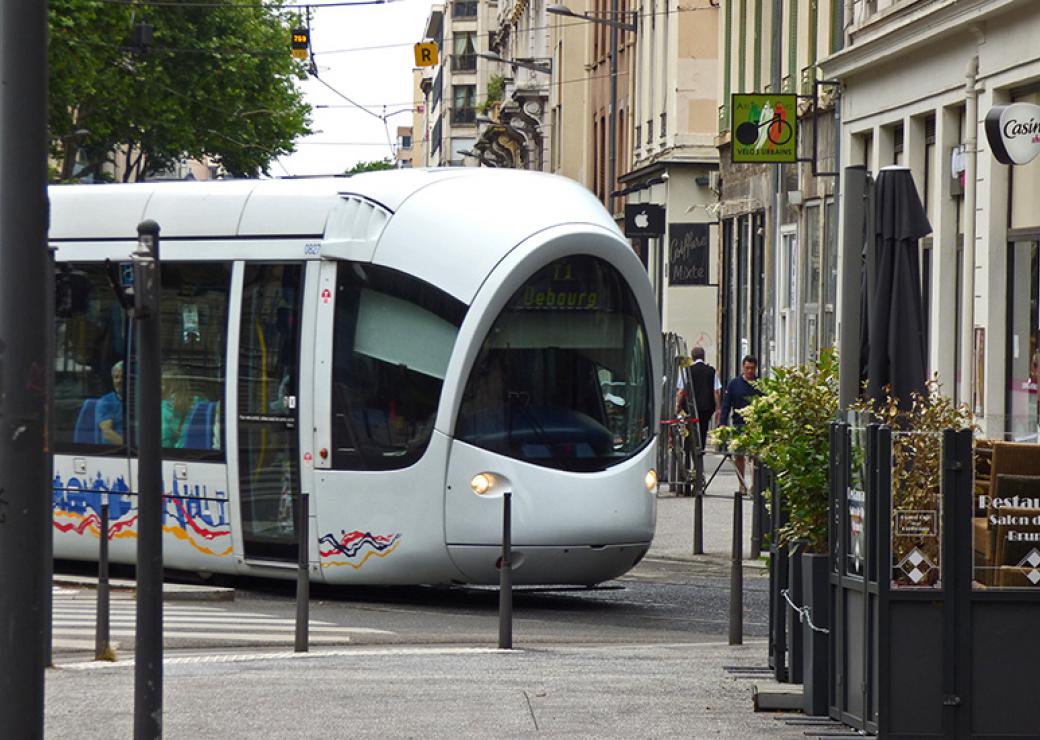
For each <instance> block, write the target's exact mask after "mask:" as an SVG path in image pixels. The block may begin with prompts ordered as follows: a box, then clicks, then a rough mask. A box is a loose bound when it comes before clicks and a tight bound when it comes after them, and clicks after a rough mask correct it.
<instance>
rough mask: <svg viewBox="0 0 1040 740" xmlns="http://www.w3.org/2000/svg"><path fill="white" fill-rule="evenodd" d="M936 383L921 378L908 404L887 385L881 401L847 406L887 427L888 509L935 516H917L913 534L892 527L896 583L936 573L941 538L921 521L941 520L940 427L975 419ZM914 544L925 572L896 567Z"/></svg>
mask: <svg viewBox="0 0 1040 740" xmlns="http://www.w3.org/2000/svg"><path fill="white" fill-rule="evenodd" d="M940 387H941V386H940V383H939V376H938V375H935V376H934V377H932V378H931V379H930V380H929V381H928V382H927V383H926V392H925V394H924V395H921V394H918V393H914V394H912V396H911V399H910V403H909V407H907V404H905V403H904V404H902V405H900V401H899V399H896V398H893V397H892V396H891V395H890V394H889V393H888V389H887V388H886V389H885V390H886V395H885V398H884V399H883V400H880V401H877V402H872V401H870V400H865V399H861V400H859V401H856V402H855V403H853V404H852V405H851V406H850V410H852V411H855V412H858V413H861V414H867V415H869V416H871V417H873V419H874V420H875V421H877V422H878V423H880V424H885V425H887V426H888V427H890V428H891V429H892V432H893V435H892V511H893V512H899V511H909V512H915V513H919V512H935V516H934V519H928V518H922V519H921V520H920V522H919V523H918V526H917V527H915V528H914V533H913V534H900V533H899V532H893V535H892V563H891V565H892V570H891V578H892V581H893V582H894V583H897V584H899V585H901V586H910V587H914V586H932V585H934V584H935V582H936V580H937V578H938V576H939V572H940V567H939V566H940V564H941V561H942V551H941V548H940V546H939V542H940V540H939V538H938V537H937V536H936V534H937V533H936V532H934V531H930V529H929V528H928V526H927V525H926V524H925V522H928V521H934V522H935V523H938V521H939V519H940V515H939V512H940V500H941V497H942V491H941V488H940V485H941V481H942V432H943V431H944V430H946V429H955V430H960V429H972V428H974V424H975V422H974V417H973V416H972V413H971V411H970V410H969V409H968V406H967V405H966V404H961V405H959V406H958V405H956V404H955V403H954V402H953V401H952V400H950V399H949V398H947V397H945V396H942V395H940ZM915 549H916V550H917V551H918V552H920V553H922V554H923V555H924V556H925V557H926V558H927V559H928V561H929V562H930V563H931V565H932V566H934V567H932V568H931V569H929V570H928V571H927V572H926V573H923V574H922V573H921V571H920V570H919V569H918V570H917V571H916V572H915V573H913V574H911V573H910V572H907V570H906V569H902V568H900V567H899V564H900V563H903V562H904V560H905V558H907V557H908V556H909V555H910V553H911V552H912V551H913V550H915ZM915 579H916V580H915Z"/></svg>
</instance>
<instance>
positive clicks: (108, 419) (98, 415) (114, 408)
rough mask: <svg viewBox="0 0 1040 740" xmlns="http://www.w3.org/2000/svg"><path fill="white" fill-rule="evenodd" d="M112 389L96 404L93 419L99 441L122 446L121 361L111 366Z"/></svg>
mask: <svg viewBox="0 0 1040 740" xmlns="http://www.w3.org/2000/svg"><path fill="white" fill-rule="evenodd" d="M112 388H113V390H112V391H111V392H110V393H106V394H105V395H103V396H102V397H101V398H99V399H98V402H97V411H96V412H95V414H94V418H95V419H97V425H98V429H99V430H100V431H101V441H102V442H103V443H105V444H110V445H121V444H123V361H122V360H120V361H119V362H117V363H116V364H115V365H113V366H112Z"/></svg>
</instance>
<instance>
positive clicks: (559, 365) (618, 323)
mask: <svg viewBox="0 0 1040 740" xmlns="http://www.w3.org/2000/svg"><path fill="white" fill-rule="evenodd" d="M649 380H650V357H649V351H648V345H647V338H646V332H645V329H644V327H643V321H642V318H641V315H640V312H639V309H638V307H637V305H636V301H635V297H634V296H633V295H632V292H631V290H630V289H629V287H628V285H627V284H626V283H625V281H624V279H623V278H622V277H621V275H620V274H619V273H618V272H617V270H615V269H614V268H613V267H612V266H611V265H609V264H608V263H607V262H604V261H603V260H601V259H598V258H596V257H592V256H588V255H579V256H571V257H567V258H564V259H561V260H558V261H556V262H553V263H551V264H549V265H548V266H546V267H545V268H543V269H541V270H539V271H538V272H537V273H535V274H534V275H533V276H532V277H531V278H530V279H528V280H527V281H526V282H525V283H524V284H523V285H522V286H521V287H520V289H519V290H517V291H516V292H515V293H514V294H513V296H512V297H511V298H510V300H509V302H508V303H507V305H506V308H505V309H504V310H503V311H502V313H501V314H500V315H499V316H498V318H497V319H496V321H495V323H494V325H493V326H492V328H491V331H490V332H489V333H488V336H487V337H486V338H485V340H484V343H483V345H482V347H481V350H480V353H479V355H478V357H477V360H476V363H475V365H474V367H473V370H472V371H471V373H470V377H469V381H468V383H467V385H466V390H465V393H464V395H463V399H462V406H461V409H460V411H459V418H458V424H457V426H456V436H457V438H458V439H460V440H462V441H464V442H468V443H470V444H473V445H475V446H477V447H481V448H484V449H487V450H491V451H493V452H497V453H500V454H503V455H508V456H510V457H514V458H517V459H520V460H524V461H525V462H530V463H533V464H536V465H542V466H546V467H553V468H558V469H562V470H572V471H596V470H603V469H605V468H607V467H610V466H611V465H615V464H617V463H619V462H621V461H623V460H625V459H627V458H629V457H631V456H632V455H633V454H634V453H635V452H637V451H638V450H639V449H641V448H642V447H643V446H644V445H645V444H646V443H647V442H648V441H649V440H650V438H651V436H652V430H651V419H652V414H651V403H652V402H651V397H652V393H651V386H650V382H649Z"/></svg>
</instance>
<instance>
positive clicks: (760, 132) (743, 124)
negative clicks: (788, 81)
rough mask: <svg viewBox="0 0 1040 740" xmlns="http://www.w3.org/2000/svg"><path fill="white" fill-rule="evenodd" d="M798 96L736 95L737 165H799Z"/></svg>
mask: <svg viewBox="0 0 1040 740" xmlns="http://www.w3.org/2000/svg"><path fill="white" fill-rule="evenodd" d="M797 100H798V99H797V96H795V95H734V96H733V105H732V111H733V114H732V115H733V127H732V131H733V141H732V152H733V161H734V162H738V163H739V162H796V161H797V159H798V111H797Z"/></svg>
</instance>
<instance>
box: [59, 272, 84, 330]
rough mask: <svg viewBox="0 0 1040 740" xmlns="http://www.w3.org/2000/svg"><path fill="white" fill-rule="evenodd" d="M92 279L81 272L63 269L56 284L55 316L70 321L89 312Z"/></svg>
mask: <svg viewBox="0 0 1040 740" xmlns="http://www.w3.org/2000/svg"><path fill="white" fill-rule="evenodd" d="M92 287H93V286H91V284H90V278H88V277H87V276H86V275H84V274H83V273H81V272H77V271H75V270H71V269H62V270H61V271H59V272H58V274H57V276H56V278H55V284H54V315H55V316H57V317H58V318H59V319H68V318H71V317H73V316H76V315H77V314H83V313H86V312H87V308H88V307H89V304H90V292H91V290H92Z"/></svg>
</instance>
